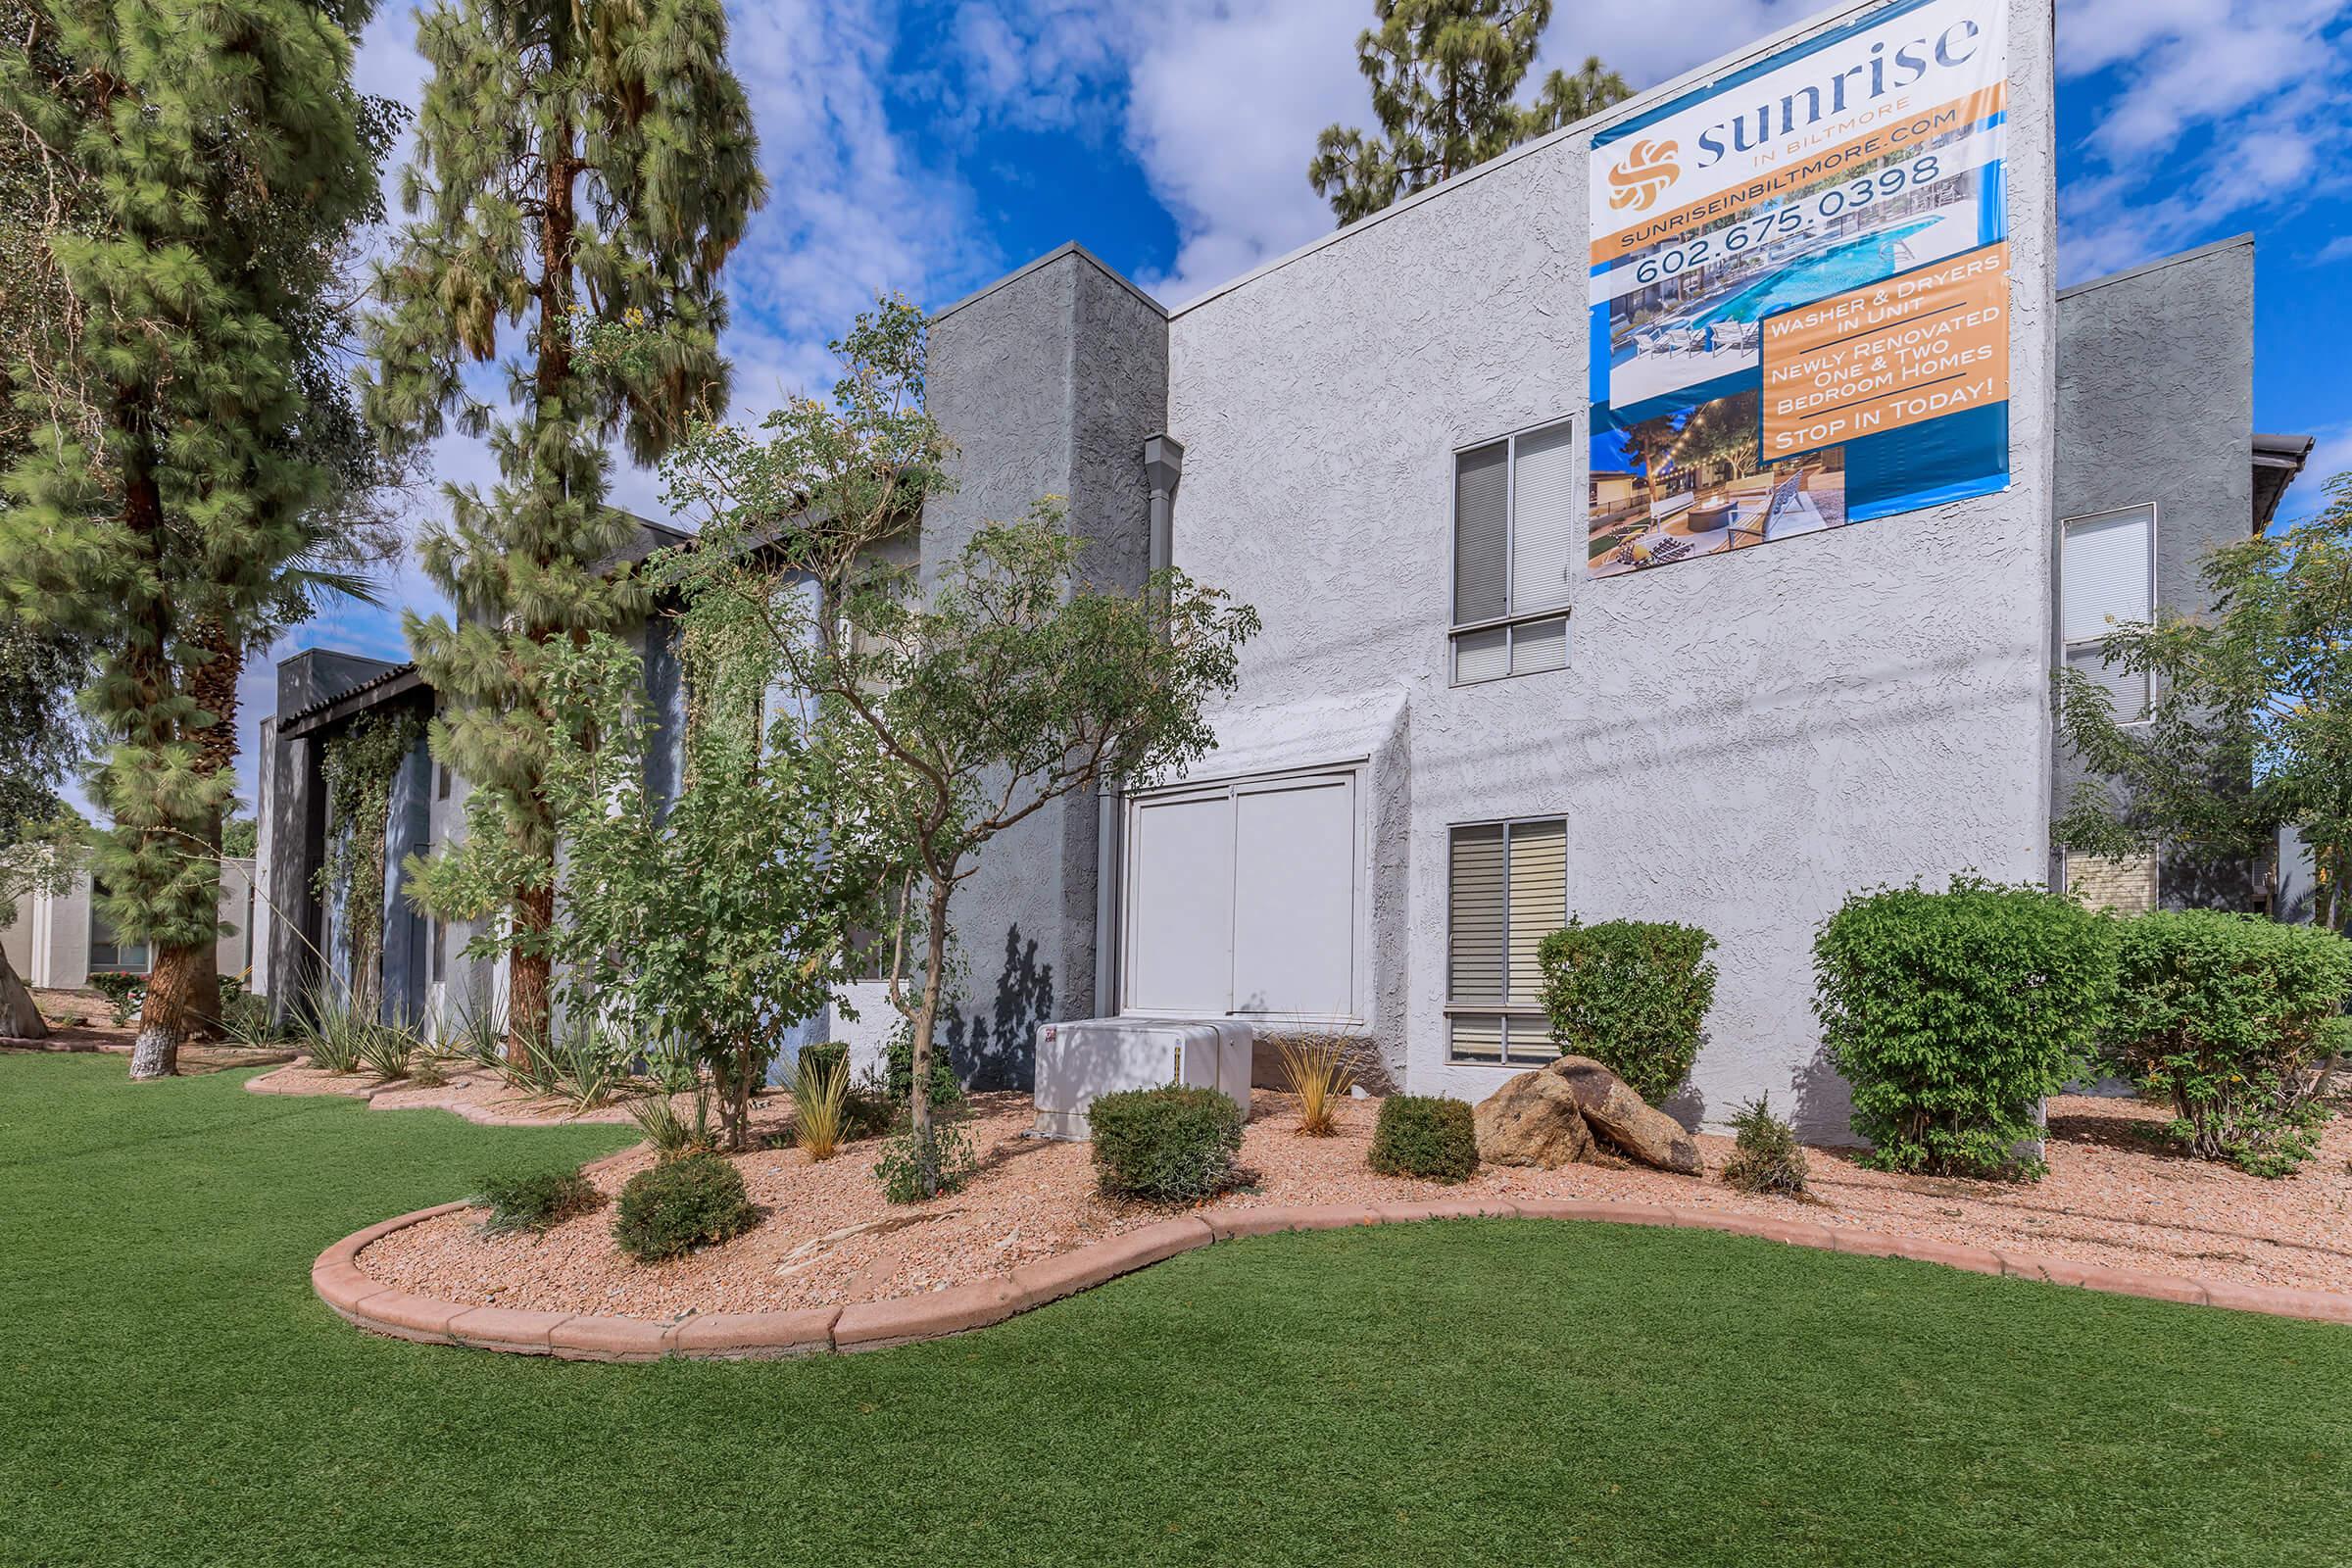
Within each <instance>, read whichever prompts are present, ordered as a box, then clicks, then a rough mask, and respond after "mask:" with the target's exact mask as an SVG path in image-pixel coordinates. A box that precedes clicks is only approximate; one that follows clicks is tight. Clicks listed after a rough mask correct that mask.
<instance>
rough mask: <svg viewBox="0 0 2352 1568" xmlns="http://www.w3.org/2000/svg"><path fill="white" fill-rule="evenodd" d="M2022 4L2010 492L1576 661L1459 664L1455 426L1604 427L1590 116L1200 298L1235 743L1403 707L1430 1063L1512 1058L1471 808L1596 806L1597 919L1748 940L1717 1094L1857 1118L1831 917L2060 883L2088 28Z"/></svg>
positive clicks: (1715, 1033) (1453, 1089) (1590, 814)
mask: <svg viewBox="0 0 2352 1568" xmlns="http://www.w3.org/2000/svg"><path fill="white" fill-rule="evenodd" d="M2013 17H2014V26H2013V36H2012V42H2011V79H2010V105H2011V117H2012V118H2011V131H2010V137H2011V142H2010V153H2009V158H2010V165H2009V170H2010V181H2011V196H2010V202H2011V209H2010V222H2011V229H2012V236H2013V237H2012V248H2013V258H2014V264H2013V265H2014V274H2013V301H2014V306H2015V309H2014V312H2013V338H2012V343H2011V353H2012V377H2013V382H2012V385H2013V390H2012V403H2011V452H2010V462H2011V469H2012V473H2013V476H2014V479H2013V483H2012V485H2011V487H2010V489H2009V490H2007V491H2006V492H2005V493H2003V494H2000V495H1996V496H1992V497H1987V498H1983V499H1979V500H1974V501H1969V502H1963V503H1958V504H1954V505H1950V506H1945V507H1938V508H1934V509H1930V510H1927V511H1922V512H1917V513H1912V514H1908V515H1901V516H1895V517H1887V518H1882V519H1879V520H1876V521H1872V522H1868V523H1863V524H1859V525H1856V526H1854V527H1851V528H1846V529H1841V530H1838V531H1836V532H1832V533H1828V534H1823V535H1817V536H1813V537H1808V538H1800V539H1794V540H1789V541H1787V542H1782V543H1776V544H1773V545H1770V546H1768V547H1764V548H1760V549H1754V550H1748V551H1742V552H1740V554H1738V555H1736V556H1731V557H1725V558H1713V559H1703V560H1698V561H1693V562H1688V563H1680V564H1672V565H1668V566H1665V567H1662V568H1659V569H1655V570H1651V571H1645V572H1642V573H1638V574H1635V575H1632V576H1629V577H1621V578H1613V579H1609V580H1605V581H1602V582H1598V583H1580V584H1578V585H1577V591H1576V596H1575V599H1574V604H1573V619H1572V622H1571V651H1570V662H1569V666H1568V667H1567V668H1566V669H1564V670H1560V671H1556V672H1549V673H1544V674H1538V675H1529V676H1522V677H1518V678H1514V679H1508V680H1502V681H1496V682H1494V683H1491V684H1486V685H1481V686H1473V687H1464V688H1453V687H1451V686H1449V685H1448V683H1447V671H1446V654H1447V642H1446V630H1447V622H1448V590H1449V583H1448V571H1449V543H1448V530H1449V502H1448V492H1449V486H1450V482H1451V472H1452V468H1451V457H1450V454H1451V452H1452V450H1453V449H1454V448H1455V447H1457V446H1459V445H1462V444H1464V443H1468V442H1473V441H1476V440H1480V439H1483V438H1488V437H1492V436H1495V435H1498V434H1501V433H1503V432H1505V431H1509V430H1513V429H1518V428H1523V427H1525V426H1527V425H1530V424H1533V423H1537V422H1540V421H1545V420H1549V419H1553V418H1556V417H1560V416H1563V415H1573V416H1575V417H1577V418H1578V419H1579V420H1580V423H1581V421H1582V420H1583V418H1584V416H1585V411H1586V387H1585V379H1586V376H1585V366H1586V363H1587V353H1586V341H1585V337H1586V319H1587V314H1586V301H1585V276H1586V266H1585V262H1584V257H1585V253H1586V243H1587V236H1586V223H1585V211H1586V185H1585V176H1586V167H1585V166H1586V147H1587V145H1588V143H1587V140H1586V138H1585V137H1584V136H1581V135H1578V134H1575V133H1571V134H1569V135H1566V136H1563V137H1560V138H1556V139H1554V140H1551V141H1549V142H1546V143H1542V144H1538V145H1537V146H1535V147H1534V148H1532V149H1529V150H1526V151H1524V152H1523V153H1522V154H1521V155H1520V156H1518V157H1515V158H1510V159H1506V160H1503V161H1500V162H1498V163H1497V164H1495V165H1492V166H1489V167H1488V168H1487V169H1486V170H1485V171H1484V172H1479V173H1476V174H1474V175H1472V176H1470V177H1466V178H1464V179H1461V180H1458V181H1456V182H1454V183H1453V184H1452V185H1449V186H1447V187H1445V188H1443V189H1442V190H1441V191H1440V192H1438V193H1437V194H1436V195H1434V196H1432V197H1429V198H1427V199H1424V200H1422V201H1420V202H1417V203H1415V204H1412V205H1409V206H1406V207H1403V208H1400V209H1396V210H1392V211H1391V212H1390V213H1389V214H1387V215H1386V216H1384V217H1383V218H1381V219H1379V220H1377V221H1368V222H1365V223H1363V224H1360V225H1358V226H1357V227H1355V228H1354V229H1351V230H1350V231H1348V234H1347V235H1345V236H1344V237H1343V238H1342V239H1340V240H1338V241H1336V242H1334V243H1331V244H1327V245H1324V246H1321V247H1319V248H1315V249H1311V250H1309V251H1307V252H1304V253H1301V254H1300V255H1299V256H1297V257H1294V258H1292V259H1290V260H1288V261H1286V262H1284V263H1282V264H1280V265H1278V266H1276V267H1274V268H1273V269H1271V270H1266V271H1264V272H1261V273H1260V274H1258V275H1256V276H1254V277H1252V278H1251V279H1250V280H1248V281H1246V282H1244V283H1242V284H1241V285H1239V286H1238V287H1236V288H1233V289H1231V290H1230V291H1227V292H1224V293H1220V294H1217V295H1213V296H1211V297H1210V298H1208V299H1207V300H1205V301H1203V302H1201V304H1199V305H1197V306H1195V307H1192V308H1190V309H1187V310H1184V311H1181V312H1179V313H1178V314H1177V315H1176V317H1175V318H1174V319H1173V321H1172V322H1171V325H1170V368H1171V383H1172V384H1171V394H1170V400H1169V429H1170V431H1171V433H1173V434H1174V435H1175V436H1176V437H1177V438H1178V439H1179V440H1181V441H1183V442H1184V443H1185V446H1186V449H1187V456H1186V463H1185V476H1184V486H1183V490H1182V491H1181V493H1180V496H1179V500H1178V504H1177V508H1176V519H1175V539H1176V562H1177V564H1178V565H1180V566H1182V567H1184V568H1185V569H1186V570H1188V571H1190V572H1193V573H1195V574H1196V575H1198V576H1200V577H1201V578H1202V579H1204V580H1206V581H1209V582H1212V583H1215V584H1217V585H1219V586H1222V587H1225V588H1228V589H1230V590H1232V591H1233V592H1234V593H1235V594H1236V595H1237V596H1238V597H1240V598H1241V599H1243V600H1246V601H1249V602H1250V603H1252V604H1255V605H1256V606H1257V607H1258V609H1259V610H1260V612H1261V613H1263V615H1264V617H1265V631H1264V635H1263V636H1262V637H1261V638H1260V639H1259V640H1258V641H1257V642H1256V643H1255V644H1253V645H1252V646H1251V647H1250V650H1249V651H1248V653H1247V655H1246V659H1245V676H1244V686H1243V690H1242V691H1241V692H1240V693H1239V694H1238V695H1237V697H1236V698H1235V699H1234V701H1233V702H1232V704H1231V705H1229V707H1228V708H1227V709H1226V710H1225V711H1223V713H1221V715H1220V719H1219V722H1220V729H1221V732H1228V733H1235V734H1242V733H1250V732H1254V731H1255V730H1256V729H1257V728H1258V727H1259V725H1260V724H1261V723H1262V722H1263V720H1264V715H1267V714H1269V713H1271V712H1272V711H1274V710H1275V709H1277V708H1279V707H1280V706H1281V705H1283V704H1285V703H1288V702H1291V701H1294V700H1296V699H1297V698H1298V697H1299V696H1300V695H1302V694H1310V693H1319V694H1326V695H1339V694H1352V695H1353V696H1354V697H1355V698H1357V699H1359V700H1360V701H1361V702H1363V703H1365V704H1368V705H1369V704H1380V703H1387V702H1390V701H1393V700H1394V694H1396V693H1397V692H1398V691H1401V692H1402V693H1403V694H1404V698H1405V702H1406V705H1407V709H1408V712H1409V719H1408V722H1407V724H1406V726H1405V728H1404V733H1405V734H1406V735H1408V736H1409V754H1410V784H1409V802H1410V806H1409V811H1407V812H1405V813H1403V814H1404V815H1405V817H1406V818H1407V820H1406V821H1405V822H1404V823H1403V824H1402V825H1401V827H1397V826H1393V825H1392V826H1384V828H1383V832H1384V833H1397V834H1398V835H1399V836H1398V838H1397V839H1394V840H1385V841H1384V842H1383V843H1381V844H1380V845H1378V846H1377V847H1376V849H1375V855H1376V858H1378V859H1379V860H1380V861H1381V862H1382V863H1387V862H1389V861H1390V860H1392V859H1393V858H1396V857H1398V856H1401V857H1402V858H1403V860H1404V862H1405V870H1404V873H1403V874H1404V875H1405V877H1406V879H1407V882H1408V885H1409V889H1410V893H1409V898H1407V899H1405V900H1403V901H1401V904H1402V907H1401V909H1391V908H1388V907H1382V906H1381V905H1380V904H1379V903H1378V901H1375V907H1374V912H1373V919H1374V921H1375V923H1376V925H1378V926H1379V927H1380V928H1381V929H1379V930H1376V932H1375V933H1374V943H1373V946H1374V951H1375V954H1376V961H1378V962H1381V963H1384V964H1391V965H1394V964H1398V963H1401V964H1402V966H1403V968H1404V971H1405V973H1404V979H1403V993H1404V1002H1403V1012H1404V1017H1403V1027H1402V1030H1401V1039H1397V1038H1396V1036H1394V1035H1392V1036H1391V1037H1390V1038H1392V1039H1393V1040H1396V1043H1395V1044H1394V1046H1393V1047H1392V1049H1394V1050H1395V1051H1397V1054H1398V1056H1399V1058H1400V1063H1399V1064H1400V1065H1401V1066H1402V1067H1403V1069H1404V1076H1405V1077H1406V1078H1407V1080H1408V1082H1409V1084H1410V1086H1411V1087H1412V1088H1414V1089H1417V1090H1422V1091H1443V1092H1448V1093H1456V1094H1461V1095H1465V1096H1469V1097H1473V1098H1476V1097H1483V1096H1484V1095H1486V1094H1488V1093H1490V1092H1492V1090H1493V1089H1494V1088H1495V1086H1496V1085H1497V1084H1498V1083H1500V1082H1501V1079H1502V1070H1501V1069H1494V1068H1481V1067H1469V1066H1452V1065H1448V1064H1447V1063H1446V1060H1445V1055H1446V1045H1445V1042H1446V1020H1445V1016H1444V1011H1443V1007H1444V1002H1445V990H1446V978H1445V969H1446V851H1447V829H1448V827H1449V825H1451V824H1453V823H1456V822H1463V821H1472V820H1480V819H1492V818H1495V817H1506V816H1537V815H1555V814H1556V815H1564V816H1565V817H1566V818H1567V822H1568V833H1569V842H1570V857H1571V862H1570V863H1571V878H1572V884H1571V885H1572V902H1573V903H1574V905H1575V907H1577V908H1578V909H1579V910H1580V911H1581V912H1582V913H1584V914H1585V915H1586V916H1587V917H1588V918H1605V917H1609V916H1617V915H1627V916H1639V917H1646V918H1673V919H1682V920H1695V921H1697V922H1699V923H1701V924H1703V925H1705V926H1706V927H1707V928H1708V929H1709V930H1711V931H1713V932H1714V933H1715V935H1716V936H1717V937H1718V938H1719V939H1720V940H1721V942H1722V944H1723V951H1722V953H1721V954H1720V955H1719V957H1720V961H1721V966H1722V971H1723V978H1722V983H1721V986H1720V988H1719V991H1718V1003H1717V1005H1716V1008H1715V1011H1714V1014H1713V1016H1712V1018H1711V1020H1710V1031H1711V1034H1710V1040H1709V1044H1708V1047H1707V1049H1706V1051H1705V1053H1704V1054H1703V1055H1702V1057H1701V1060H1700V1063H1699V1066H1698V1068H1697V1071H1696V1073H1695V1075H1694V1077H1695V1090H1696V1097H1697V1099H1696V1102H1695V1103H1692V1104H1691V1106H1690V1108H1691V1109H1692V1110H1693V1111H1695V1112H1697V1113H1698V1114H1700V1115H1702V1116H1703V1117H1704V1118H1705V1119H1707V1120H1709V1121H1720V1120H1721V1119H1722V1118H1724V1117H1725V1116H1727V1115H1728V1114H1729V1113H1730V1112H1731V1110H1732V1109H1733V1108H1734V1107H1735V1106H1736V1105H1737V1103H1739V1102H1740V1101H1741V1100H1743V1099H1746V1098H1747V1097H1749V1096H1752V1095H1754V1094H1756V1093H1758V1092H1761V1091H1765V1090H1770V1091H1771V1092H1772V1093H1773V1094H1774V1096H1775V1100H1776V1103H1778V1104H1780V1105H1782V1106H1789V1107H1792V1108H1793V1109H1794V1110H1795V1111H1796V1113H1797V1116H1798V1119H1799V1121H1800V1124H1802V1125H1804V1126H1805V1127H1806V1128H1807V1129H1808V1131H1810V1132H1813V1133H1815V1134H1818V1135H1827V1136H1837V1135H1839V1134H1841V1133H1842V1132H1843V1130H1844V1120H1845V1109H1846V1106H1845V1099H1844V1094H1843V1090H1842V1086H1840V1085H1838V1083H1837V1082H1836V1080H1835V1077H1834V1075H1833V1074H1830V1073H1828V1072H1827V1071H1826V1070H1825V1069H1823V1068H1822V1067H1821V1066H1820V1065H1819V1064H1818V1063H1817V1061H1816V1056H1817V1054H1818V1041H1819V1036H1818V1031H1817V1029H1816V1027H1815V1024H1814V1021H1813V1018H1812V1015H1811V1011H1810V1005H1809V1004H1810V998H1811V991H1812V985H1811V974H1810V962H1809V952H1810V942H1811V938H1812V934H1813V930H1814V927H1815V925H1816V923H1817V922H1818V921H1819V920H1820V919H1821V918H1822V916H1824V915H1825V914H1826V913H1828V912H1829V911H1830V910H1831V909H1832V908H1834V907H1836V906H1837V904H1838V901H1839V900H1840V899H1841V898H1842V897H1843V896H1844V894H1845V893H1846V892H1847V891H1848V890H1850V889H1853V888H1857V887H1863V886H1868V885H1871V884H1874V883H1879V882H1884V881H1889V880H1894V881H1900V880H1905V879H1908V878H1911V877H1914V876H1926V877H1931V878H1938V877H1941V876H1943V875H1944V874H1946V873H1948V872H1951V871H1954V870H1958V869H1961V868H1963V867H1972V866H1973V867H1975V868H1977V869H1979V870H1982V871H1984V872H1985V873H1987V874H1991V875H1996V876H2001V877H2011V878H2026V877H2038V876H2039V875H2040V874H2041V872H2042V869H2043V865H2044V862H2045V857H2046V843H2047V818H2046V814H2045V812H2046V803H2047V800H2048V796H2049V789H2050V783H2049V752H2050V742H2049V729H2048V724H2047V721H2046V710H2045V691H2046V684H2047V680H2048V662H2049V639H2050V609H2049V591H2050V587H2049V584H2050V576H2049V526H2050V521H2049V519H2050V517H2051V515H2052V511H2051V500H2052V498H2051V492H2050V477H2049V473H2050V461H2051V428H2050V406H2051V387H2052V376H2053V348H2054V344H2053V335H2054V330H2055V322H2054V317H2055V308H2054V304H2053V295H2052V289H2053V280H2052V276H2051V250H2052V239H2053V234H2054V229H2055V215H2054V192H2053V184H2052V179H2053V175H2052V164H2051V135H2052V131H2051V114H2050V36H2051V22H2050V12H2049V8H2048V6H2047V4H2046V3H2043V4H2035V3H2019V4H2017V5H2015V7H2014V9H2013ZM1825 20H1826V19H1825ZM1661 90H1662V91H1665V90H1672V89H1671V88H1669V89H1661ZM1212 765H1213V760H1212ZM1386 817H1387V813H1383V820H1384V822H1385V821H1386ZM1394 981H1395V976H1394V975H1393V974H1383V975H1380V976H1377V977H1376V984H1377V985H1379V986H1380V987H1381V988H1382V989H1383V990H1384V991H1385V990H1386V989H1387V987H1388V986H1389V985H1390V984H1392V983H1394Z"/></svg>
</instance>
